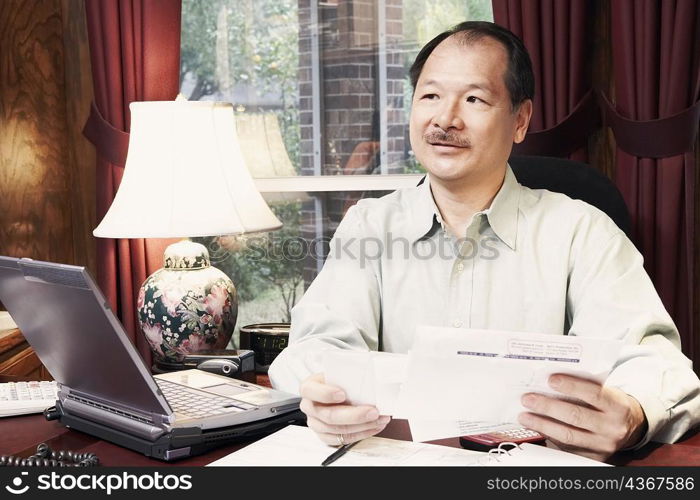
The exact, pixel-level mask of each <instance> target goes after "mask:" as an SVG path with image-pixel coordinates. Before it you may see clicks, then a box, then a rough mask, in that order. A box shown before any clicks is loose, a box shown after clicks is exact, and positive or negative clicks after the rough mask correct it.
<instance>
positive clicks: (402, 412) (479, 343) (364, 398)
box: [324, 327, 622, 441]
mask: <svg viewBox="0 0 700 500" xmlns="http://www.w3.org/2000/svg"><path fill="white" fill-rule="evenodd" d="M621 347H622V342H620V341H614V340H607V339H600V338H588V337H575V336H559V335H546V334H533V333H520V332H502V331H493V330H470V329H455V328H436V327H418V328H417V330H416V341H415V343H414V347H413V349H412V350H411V352H409V353H408V354H407V355H401V354H389V353H381V352H355V351H342V350H329V351H327V352H325V353H324V374H325V379H326V382H327V383H329V384H333V385H337V386H339V387H341V388H343V389H344V390H345V392H346V394H347V396H348V401H349V402H350V403H352V404H368V405H374V406H376V407H377V409H378V410H379V412H380V413H381V414H383V415H391V416H393V417H396V418H404V419H407V420H408V421H409V425H410V428H411V434H412V436H413V439H414V441H431V440H435V439H442V438H447V437H455V436H461V435H465V434H476V433H481V432H485V431H486V430H492V429H494V428H495V429H500V428H508V427H512V426H513V424H515V423H517V416H518V414H519V413H521V412H523V411H527V410H526V409H525V408H524V407H523V406H522V405H521V404H520V399H521V397H522V395H523V394H525V393H527V392H537V393H541V394H548V395H552V396H556V397H562V395H561V394H559V393H556V392H555V391H553V390H552V389H551V388H550V387H549V385H548V383H547V380H548V378H549V376H550V375H552V374H555V373H565V374H570V375H575V376H579V377H583V378H587V379H589V380H594V381H597V382H599V383H603V382H604V381H605V379H606V378H607V376H608V374H609V373H610V371H611V370H612V368H613V366H614V364H615V362H616V360H617V359H618V356H619V353H620V349H621Z"/></svg>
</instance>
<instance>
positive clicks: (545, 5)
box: [493, 0, 599, 161]
mask: <svg viewBox="0 0 700 500" xmlns="http://www.w3.org/2000/svg"><path fill="white" fill-rule="evenodd" d="M592 14H593V9H592V7H591V2H590V1H588V0H572V1H557V0H522V1H521V0H493V18H494V21H495V22H496V23H497V24H500V25H501V26H504V27H506V28H508V29H509V30H511V31H512V32H513V33H515V34H516V35H518V36H519V37H520V38H521V39H522V40H523V42H524V43H525V46H526V47H527V50H528V52H529V53H530V57H531V59H532V65H533V70H534V72H535V100H534V103H533V104H534V110H533V115H532V121H531V123H530V130H529V133H528V136H527V137H526V139H525V141H524V142H523V144H522V145H516V147H515V148H514V150H513V151H514V152H516V153H519V154H539V155H542V156H570V157H571V158H572V159H574V160H578V161H586V158H587V154H586V151H585V146H586V145H587V142H586V141H587V138H588V135H589V134H590V133H592V132H593V130H594V129H595V127H596V125H597V124H598V121H599V119H598V116H599V112H598V111H597V107H596V101H595V98H594V96H593V93H592V91H591V78H590V76H589V75H590V60H591V57H592V46H591V40H592V36H591V33H592V26H593V25H592V19H593V15H592Z"/></svg>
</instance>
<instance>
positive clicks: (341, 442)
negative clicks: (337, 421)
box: [336, 434, 345, 446]
mask: <svg viewBox="0 0 700 500" xmlns="http://www.w3.org/2000/svg"><path fill="white" fill-rule="evenodd" d="M336 437H337V438H338V446H345V438H344V437H343V435H342V434H336Z"/></svg>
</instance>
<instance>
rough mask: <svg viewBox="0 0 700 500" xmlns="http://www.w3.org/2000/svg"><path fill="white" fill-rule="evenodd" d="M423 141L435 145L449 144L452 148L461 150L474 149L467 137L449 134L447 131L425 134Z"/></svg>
mask: <svg viewBox="0 0 700 500" xmlns="http://www.w3.org/2000/svg"><path fill="white" fill-rule="evenodd" d="M423 139H424V140H425V141H426V142H428V143H430V144H435V143H438V142H439V143H442V144H449V145H450V146H457V147H460V148H470V147H472V143H471V141H470V140H469V139H467V138H466V137H460V136H459V135H457V134H456V133H454V132H449V131H445V130H434V131H432V132H429V133H427V134H424V135H423Z"/></svg>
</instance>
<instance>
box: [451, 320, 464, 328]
mask: <svg viewBox="0 0 700 500" xmlns="http://www.w3.org/2000/svg"><path fill="white" fill-rule="evenodd" d="M452 326H454V327H455V328H459V327H460V326H462V322H461V321H460V320H457V321H455V322H454V323H452Z"/></svg>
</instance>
